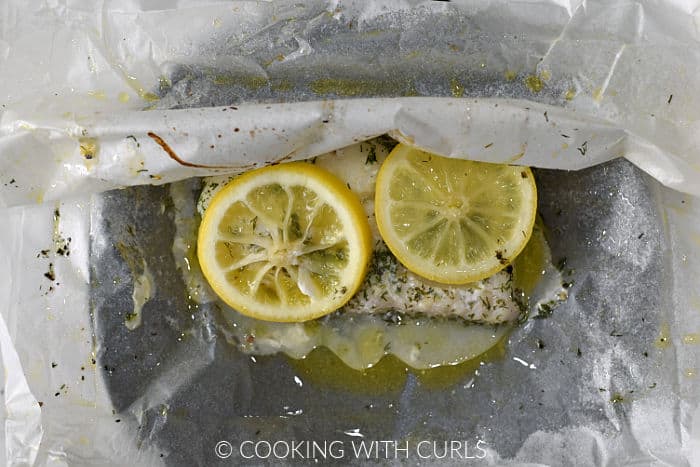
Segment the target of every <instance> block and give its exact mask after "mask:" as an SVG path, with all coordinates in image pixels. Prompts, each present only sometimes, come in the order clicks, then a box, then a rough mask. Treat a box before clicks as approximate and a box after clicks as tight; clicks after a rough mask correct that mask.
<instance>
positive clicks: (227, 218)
mask: <svg viewBox="0 0 700 467" xmlns="http://www.w3.org/2000/svg"><path fill="white" fill-rule="evenodd" d="M197 242H198V246H197V257H198V259H199V263H200V264H201V268H202V272H203V273H204V276H205V277H206V278H207V281H208V282H209V284H210V285H211V286H212V288H213V289H214V291H215V292H216V293H217V294H218V295H219V296H220V297H221V299H222V300H224V301H225V302H226V303H227V304H228V305H230V306H231V307H233V308H234V309H236V310H237V311H239V312H241V313H243V314H245V315H248V316H252V317H254V318H258V319H262V320H267V321H280V322H298V321H306V320H310V319H314V318H318V317H320V316H323V315H325V314H328V313H330V312H332V311H334V310H336V309H338V308H340V307H341V306H343V305H344V304H345V303H346V302H347V301H348V300H349V299H350V298H351V297H352V295H353V294H354V293H355V292H356V291H357V289H358V288H359V287H360V285H361V283H362V280H363V279H364V275H365V272H366V269H367V264H368V263H369V259H370V255H371V252H372V241H371V234H370V229H369V224H368V222H367V218H366V215H365V212H364V211H363V209H362V205H361V204H360V201H359V200H358V198H357V196H356V195H355V194H353V193H352V192H351V191H350V190H349V189H348V188H347V187H346V186H345V185H344V184H343V183H342V182H341V181H340V180H338V179H337V178H336V177H335V176H334V175H332V174H331V173H329V172H327V171H325V170H323V169H320V168H318V167H316V166H314V165H312V164H308V163H302V162H293V163H288V164H280V165H275V166H271V167H266V168H263V169H258V170H253V171H250V172H247V173H245V174H244V175H241V176H240V177H237V178H235V179H233V180H232V181H231V182H230V183H229V184H228V185H227V186H226V187H225V188H223V189H222V190H221V191H220V192H218V193H217V194H216V195H215V196H214V198H213V199H212V200H211V203H210V204H209V207H208V208H207V210H206V211H205V213H204V217H203V219H202V223H201V225H200V228H199V234H198V238H197Z"/></svg>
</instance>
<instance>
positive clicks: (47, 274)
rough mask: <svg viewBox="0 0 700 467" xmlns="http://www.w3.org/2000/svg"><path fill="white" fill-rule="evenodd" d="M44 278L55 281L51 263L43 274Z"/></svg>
mask: <svg viewBox="0 0 700 467" xmlns="http://www.w3.org/2000/svg"><path fill="white" fill-rule="evenodd" d="M44 277H45V278H47V279H48V280H50V281H55V280H56V273H55V272H54V270H53V263H49V270H48V271H46V272H45V273H44Z"/></svg>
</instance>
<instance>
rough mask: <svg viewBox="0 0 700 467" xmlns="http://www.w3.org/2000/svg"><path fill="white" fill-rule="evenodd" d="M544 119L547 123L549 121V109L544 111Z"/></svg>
mask: <svg viewBox="0 0 700 467" xmlns="http://www.w3.org/2000/svg"><path fill="white" fill-rule="evenodd" d="M544 119H545V121H546V122H547V123H549V117H548V116H547V111H546V110H545V111H544Z"/></svg>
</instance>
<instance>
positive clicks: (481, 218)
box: [375, 144, 537, 284]
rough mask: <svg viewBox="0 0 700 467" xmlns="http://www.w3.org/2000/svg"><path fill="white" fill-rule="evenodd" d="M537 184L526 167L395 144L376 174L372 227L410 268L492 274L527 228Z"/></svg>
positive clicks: (439, 274) (460, 277) (448, 277)
mask: <svg viewBox="0 0 700 467" xmlns="http://www.w3.org/2000/svg"><path fill="white" fill-rule="evenodd" d="M536 208H537V188H536V187H535V180H534V178H533V176H532V172H531V171H530V169H529V168H527V167H516V166H509V165H501V164H490V163H485V162H475V161H467V160H463V159H453V158H446V157H440V156H436V155H434V154H430V153H427V152H424V151H421V150H419V149H417V148H413V147H410V146H405V145H401V144H399V145H398V146H396V148H394V150H393V151H392V152H391V154H389V156H388V157H387V159H386V161H384V164H383V165H382V167H381V168H380V169H379V173H378V174H377V186H376V193H375V209H376V218H377V227H378V228H379V232H380V233H381V235H382V238H383V239H384V241H385V242H386V244H387V246H388V247H389V249H390V250H391V252H392V253H394V255H395V256H396V257H397V258H398V259H399V261H401V262H402V263H403V264H404V265H405V266H406V267H407V268H408V269H409V270H411V271H413V272H414V273H416V274H418V275H420V276H423V277H426V278H428V279H430V280H434V281H437V282H442V283H445V284H466V283H468V282H474V281H478V280H481V279H484V278H486V277H489V276H491V275H493V274H495V273H496V272H498V271H499V270H501V269H503V268H504V267H505V266H506V265H508V264H509V263H510V261H512V260H513V259H514V258H515V257H516V256H517V255H518V253H520V252H521V251H522V249H523V248H524V247H525V245H526V244H527V241H528V240H529V238H530V235H531V234H532V227H533V225H534V223H535V214H536Z"/></svg>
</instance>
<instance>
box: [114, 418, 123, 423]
mask: <svg viewBox="0 0 700 467" xmlns="http://www.w3.org/2000/svg"><path fill="white" fill-rule="evenodd" d="M114 421H115V423H119V422H121V421H122V420H121V418H118V419H116V420H114Z"/></svg>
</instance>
